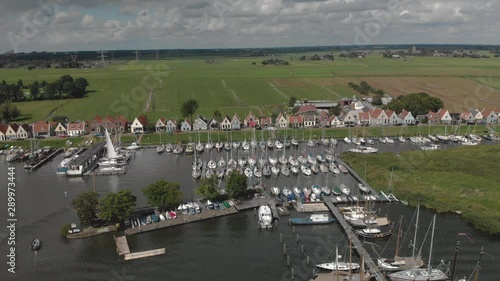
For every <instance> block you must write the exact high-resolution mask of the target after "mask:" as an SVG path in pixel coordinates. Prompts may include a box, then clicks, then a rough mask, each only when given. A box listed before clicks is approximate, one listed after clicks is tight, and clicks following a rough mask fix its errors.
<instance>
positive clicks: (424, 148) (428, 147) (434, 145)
mask: <svg viewBox="0 0 500 281" xmlns="http://www.w3.org/2000/svg"><path fill="white" fill-rule="evenodd" d="M420 149H422V150H438V149H441V147H440V146H439V145H438V144H430V145H428V146H421V147H420Z"/></svg>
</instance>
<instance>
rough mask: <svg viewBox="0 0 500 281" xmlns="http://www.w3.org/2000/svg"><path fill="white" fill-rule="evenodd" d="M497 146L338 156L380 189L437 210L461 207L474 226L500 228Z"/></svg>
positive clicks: (489, 229) (496, 231)
mask: <svg viewBox="0 0 500 281" xmlns="http://www.w3.org/2000/svg"><path fill="white" fill-rule="evenodd" d="M499 155H500V147H499V146H496V145H495V146H490V145H486V146H478V147H460V148H455V149H449V150H442V151H409V152H402V153H401V154H399V155H396V154H394V153H381V154H378V155H360V154H352V153H346V154H344V155H343V156H342V157H343V159H345V160H346V162H347V163H349V164H350V165H351V166H352V167H353V168H354V169H355V170H356V171H357V172H358V173H359V174H360V175H364V174H365V165H366V177H367V181H368V182H369V183H370V185H371V186H372V187H374V188H375V189H376V190H378V191H384V192H385V191H388V187H389V179H390V178H391V171H393V176H392V189H391V190H392V192H393V193H394V194H395V195H396V197H398V198H401V199H404V200H407V201H408V202H409V203H410V204H411V205H413V206H415V205H419V204H420V205H424V206H426V207H428V208H432V209H435V210H437V211H439V212H451V211H457V210H460V211H461V212H462V215H463V218H464V219H465V220H466V221H467V222H469V223H471V224H472V225H474V227H476V228H477V229H480V230H483V231H486V232H489V233H491V234H499V233H500V205H499V204H498V202H499V200H500V191H499V189H498V183H499V182H500V174H499V173H498V171H500V156H499Z"/></svg>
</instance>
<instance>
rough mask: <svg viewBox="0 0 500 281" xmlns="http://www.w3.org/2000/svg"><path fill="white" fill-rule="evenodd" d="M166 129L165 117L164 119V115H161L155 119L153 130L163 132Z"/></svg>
mask: <svg viewBox="0 0 500 281" xmlns="http://www.w3.org/2000/svg"><path fill="white" fill-rule="evenodd" d="M166 129H167V119H165V117H161V118H160V119H158V121H156V125H155V130H156V131H157V132H165V131H166Z"/></svg>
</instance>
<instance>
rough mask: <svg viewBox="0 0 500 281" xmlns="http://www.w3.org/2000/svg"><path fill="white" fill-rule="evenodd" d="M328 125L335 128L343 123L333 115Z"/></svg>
mask: <svg viewBox="0 0 500 281" xmlns="http://www.w3.org/2000/svg"><path fill="white" fill-rule="evenodd" d="M328 123H329V124H330V127H332V128H335V127H338V126H340V125H341V124H342V121H340V119H339V118H337V116H335V115H332V116H330V119H328Z"/></svg>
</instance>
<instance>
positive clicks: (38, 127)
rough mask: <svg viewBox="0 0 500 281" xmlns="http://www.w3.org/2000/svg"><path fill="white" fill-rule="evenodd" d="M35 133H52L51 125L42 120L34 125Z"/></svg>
mask: <svg viewBox="0 0 500 281" xmlns="http://www.w3.org/2000/svg"><path fill="white" fill-rule="evenodd" d="M33 132H35V133H48V132H50V123H49V122H47V121H45V120H40V121H38V122H36V123H33Z"/></svg>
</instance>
